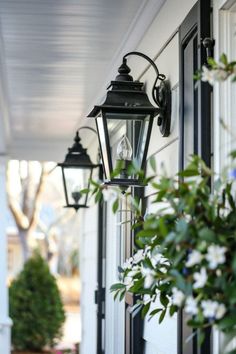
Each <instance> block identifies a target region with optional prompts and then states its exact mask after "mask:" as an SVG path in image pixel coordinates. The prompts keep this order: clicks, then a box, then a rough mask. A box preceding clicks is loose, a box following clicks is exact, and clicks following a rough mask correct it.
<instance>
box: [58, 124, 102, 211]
mask: <svg viewBox="0 0 236 354" xmlns="http://www.w3.org/2000/svg"><path fill="white" fill-rule="evenodd" d="M84 128H86V129H91V130H93V129H92V128H89V127H84ZM81 129H82V128H81ZM80 140H81V139H80V137H79V133H78V131H77V132H76V136H75V138H74V144H73V145H72V147H70V148H69V149H68V153H67V155H66V157H65V161H64V162H63V163H59V164H58V166H60V167H61V169H62V177H63V185H64V192H65V199H66V207H67V208H74V209H75V210H78V209H79V208H87V201H88V193H89V187H90V180H91V178H92V173H93V169H94V168H95V167H98V166H99V165H95V164H93V163H92V161H91V159H90V157H89V155H88V154H87V149H85V148H83V146H82V144H81V143H80Z"/></svg>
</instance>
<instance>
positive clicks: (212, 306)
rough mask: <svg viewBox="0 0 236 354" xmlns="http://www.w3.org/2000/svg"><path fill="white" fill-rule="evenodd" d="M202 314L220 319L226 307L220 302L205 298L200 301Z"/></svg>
mask: <svg viewBox="0 0 236 354" xmlns="http://www.w3.org/2000/svg"><path fill="white" fill-rule="evenodd" d="M201 305H202V309H203V315H204V316H205V317H207V318H216V319H217V320H219V319H221V318H222V317H223V316H224V314H225V313H226V307H225V305H224V304H220V303H219V302H217V301H211V300H205V301H202V304H201Z"/></svg>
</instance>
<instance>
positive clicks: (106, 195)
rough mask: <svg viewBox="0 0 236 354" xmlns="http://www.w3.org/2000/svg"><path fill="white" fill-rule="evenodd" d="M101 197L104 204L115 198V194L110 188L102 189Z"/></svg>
mask: <svg viewBox="0 0 236 354" xmlns="http://www.w3.org/2000/svg"><path fill="white" fill-rule="evenodd" d="M102 195H103V199H104V201H105V202H108V201H112V200H114V199H115V198H117V193H116V192H115V191H114V190H113V189H111V188H104V189H103V190H102Z"/></svg>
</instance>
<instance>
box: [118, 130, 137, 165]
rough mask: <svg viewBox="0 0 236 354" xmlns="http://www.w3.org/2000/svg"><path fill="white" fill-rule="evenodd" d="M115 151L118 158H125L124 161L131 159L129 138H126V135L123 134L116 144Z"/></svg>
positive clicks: (131, 151)
mask: <svg viewBox="0 0 236 354" xmlns="http://www.w3.org/2000/svg"><path fill="white" fill-rule="evenodd" d="M116 153H117V157H118V159H120V160H125V161H130V160H131V157H132V153H133V150H132V147H131V144H130V142H129V139H128V138H127V136H126V135H123V137H122V139H121V141H120V142H119V144H118V145H117V150H116Z"/></svg>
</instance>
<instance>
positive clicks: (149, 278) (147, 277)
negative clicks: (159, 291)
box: [141, 267, 155, 289]
mask: <svg viewBox="0 0 236 354" xmlns="http://www.w3.org/2000/svg"><path fill="white" fill-rule="evenodd" d="M141 273H142V276H143V277H144V288H145V289H148V288H150V287H151V286H152V284H153V283H154V275H155V272H154V271H153V269H150V268H148V267H142V268H141Z"/></svg>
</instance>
